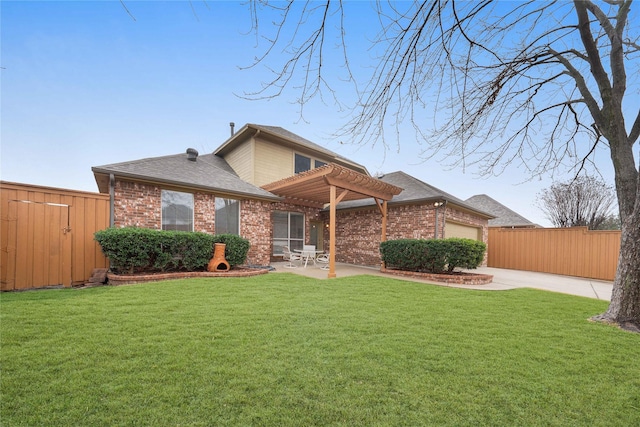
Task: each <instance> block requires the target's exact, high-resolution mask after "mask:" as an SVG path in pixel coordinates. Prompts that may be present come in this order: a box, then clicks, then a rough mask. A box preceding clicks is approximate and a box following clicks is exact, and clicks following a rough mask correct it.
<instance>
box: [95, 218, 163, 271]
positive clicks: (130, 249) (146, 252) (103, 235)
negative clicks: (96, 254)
mask: <svg viewBox="0 0 640 427" xmlns="http://www.w3.org/2000/svg"><path fill="white" fill-rule="evenodd" d="M152 233H153V230H147V229H144V228H107V229H106V230H101V231H97V232H96V233H95V234H94V238H95V240H96V241H97V242H98V243H99V244H100V247H101V248H102V253H104V255H105V256H106V257H107V258H109V263H110V265H111V270H112V271H114V272H116V273H129V274H131V273H133V272H134V271H135V270H136V269H140V268H143V267H147V266H148V265H149V263H150V262H151V257H150V254H151V253H153V252H154V251H153V250H151V247H152V246H153V243H151V242H154V240H155V239H154V238H153V236H152Z"/></svg>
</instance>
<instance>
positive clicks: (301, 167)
mask: <svg viewBox="0 0 640 427" xmlns="http://www.w3.org/2000/svg"><path fill="white" fill-rule="evenodd" d="M294 169H295V170H294V172H295V173H300V172H306V171H308V170H310V169H311V159H310V158H309V157H307V156H303V155H302V154H298V153H296V155H295V165H294Z"/></svg>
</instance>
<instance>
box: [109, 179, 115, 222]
mask: <svg viewBox="0 0 640 427" xmlns="http://www.w3.org/2000/svg"><path fill="white" fill-rule="evenodd" d="M115 198H116V178H115V177H114V176H113V174H112V173H111V174H109V227H113V225H114V223H115V218H114V211H115V208H114V204H115Z"/></svg>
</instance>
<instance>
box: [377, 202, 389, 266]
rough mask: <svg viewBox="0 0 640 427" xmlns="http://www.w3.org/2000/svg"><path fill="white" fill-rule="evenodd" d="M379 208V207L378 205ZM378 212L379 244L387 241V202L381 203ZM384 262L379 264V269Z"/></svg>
mask: <svg viewBox="0 0 640 427" xmlns="http://www.w3.org/2000/svg"><path fill="white" fill-rule="evenodd" d="M378 206H380V205H378ZM380 212H381V213H382V231H381V232H380V242H386V241H387V201H386V200H383V201H382V207H381V208H380ZM384 267H385V265H384V261H382V262H381V264H380V268H382V269H384Z"/></svg>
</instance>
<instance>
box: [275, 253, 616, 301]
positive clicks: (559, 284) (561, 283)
mask: <svg viewBox="0 0 640 427" xmlns="http://www.w3.org/2000/svg"><path fill="white" fill-rule="evenodd" d="M285 265H287V263H284V262H277V263H273V264H272V266H273V267H274V268H275V270H274V272H278V273H293V274H299V275H302V276H307V277H312V278H314V279H327V271H326V270H322V269H320V268H319V267H318V266H314V265H313V264H310V265H308V266H307V267H301V266H299V267H297V268H287V267H285ZM473 272H474V273H481V274H491V275H493V282H492V283H490V284H487V285H454V284H449V283H437V282H434V281H433V280H423V279H418V278H409V277H401V276H395V275H390V274H385V273H382V272H380V269H379V268H377V267H365V266H359V265H352V264H344V263H336V275H337V277H348V276H356V275H363V274H364V275H373V276H385V277H389V278H393V279H398V280H408V281H412V282H419V283H425V284H432V285H438V286H447V287H451V288H464V289H476V290H485V291H505V290H509V289H516V288H533V289H541V290H546V291H551V292H560V293H564V294H570V295H577V296H583V297H587V298H595V299H600V300H606V301H610V300H611V289H612V287H613V283H612V282H606V281H602V280H594V279H586V278H582V277H572V276H560V275H555V274H547V273H537V272H533V271H519V270H507V269H502V268H492V267H480V268H478V269H476V270H473Z"/></svg>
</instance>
